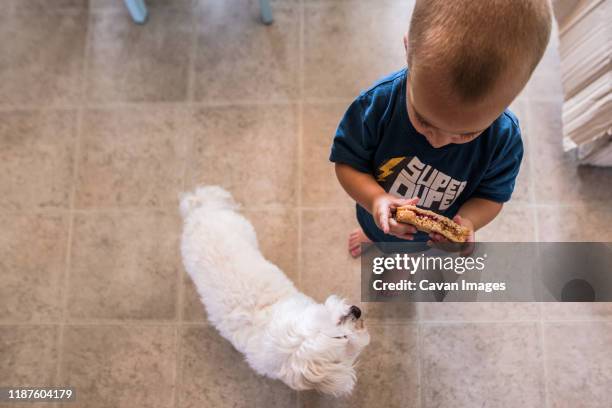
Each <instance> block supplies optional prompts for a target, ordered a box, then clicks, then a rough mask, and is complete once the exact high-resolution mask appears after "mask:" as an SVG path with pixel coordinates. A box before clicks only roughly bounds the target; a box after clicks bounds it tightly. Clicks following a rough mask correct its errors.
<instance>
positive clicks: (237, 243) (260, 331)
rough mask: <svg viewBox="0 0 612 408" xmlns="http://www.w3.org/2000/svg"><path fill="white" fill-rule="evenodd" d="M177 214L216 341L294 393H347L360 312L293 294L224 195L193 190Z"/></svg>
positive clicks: (362, 337)
mask: <svg viewBox="0 0 612 408" xmlns="http://www.w3.org/2000/svg"><path fill="white" fill-rule="evenodd" d="M180 206H181V214H182V215H183V219H184V226H183V236H182V242H181V252H182V256H183V263H184V265H185V269H186V270H187V272H188V273H189V275H190V276H191V278H192V279H193V282H194V283H195V286H196V288H197V290H198V293H199V294H200V297H201V300H202V302H203V303H204V305H205V306H206V310H207V312H208V319H209V320H210V322H211V323H213V324H214V325H215V327H216V328H217V330H219V332H220V333H221V335H222V336H223V337H225V338H226V339H227V340H229V341H230V342H231V343H232V344H233V345H234V347H235V348H236V349H237V350H238V351H240V352H242V353H243V354H244V355H245V357H246V360H247V362H248V363H249V365H250V366H251V367H252V368H253V369H254V370H255V371H257V372H258V373H260V374H263V375H266V376H268V377H270V378H274V379H279V380H281V381H283V382H284V383H285V384H287V385H288V386H290V387H291V388H293V389H296V390H307V389H317V390H319V391H321V392H325V393H330V394H333V395H342V394H348V393H350V392H351V390H352V389H353V385H354V384H355V370H354V365H355V361H356V359H357V356H358V355H359V353H360V352H361V351H362V350H363V348H364V347H365V346H366V345H367V344H368V343H369V341H370V336H369V334H368V332H367V330H366V329H365V327H364V324H363V320H362V319H360V315H361V311H360V310H359V308H358V307H356V306H350V305H348V304H346V303H345V302H344V301H343V300H342V299H340V298H338V297H336V296H330V297H329V298H328V299H327V300H326V301H325V304H318V303H316V302H315V301H314V300H312V299H311V298H309V297H308V296H306V295H304V294H302V293H300V292H298V291H297V289H296V288H295V286H294V285H293V283H292V282H291V281H290V280H289V279H288V278H287V276H285V274H284V273H283V272H282V271H281V270H280V269H279V268H278V267H277V266H276V265H274V264H272V263H270V262H269V261H267V260H266V259H265V258H264V257H263V255H262V254H261V252H260V251H259V248H258V246H257V237H256V235H255V231H254V229H253V226H252V225H251V223H249V221H247V220H246V218H244V217H243V216H242V215H240V214H239V213H237V212H236V209H237V207H238V206H237V205H236V203H235V202H234V201H233V200H232V197H231V195H230V194H229V193H228V192H227V191H225V190H223V189H222V188H220V187H201V188H198V189H197V190H196V191H195V192H194V193H188V194H184V195H183V196H182V197H181V204H180Z"/></svg>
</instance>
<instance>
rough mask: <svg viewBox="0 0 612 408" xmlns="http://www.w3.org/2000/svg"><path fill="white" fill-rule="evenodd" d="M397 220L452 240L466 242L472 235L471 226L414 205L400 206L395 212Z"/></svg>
mask: <svg viewBox="0 0 612 408" xmlns="http://www.w3.org/2000/svg"><path fill="white" fill-rule="evenodd" d="M395 220H396V221H397V222H402V223H404V224H411V225H414V226H415V227H416V228H417V229H418V230H419V231H424V232H427V233H431V232H435V233H437V234H440V235H442V236H444V237H445V238H446V239H448V240H449V241H452V242H466V241H467V239H468V237H469V235H470V230H469V228H467V227H464V226H462V225H459V224H457V223H456V222H455V221H453V220H451V219H450V218H447V217H444V216H443V215H440V214H437V213H435V212H433V211H430V210H425V209H422V208H418V207H416V206H414V205H405V206H403V207H398V208H397V210H396V212H395Z"/></svg>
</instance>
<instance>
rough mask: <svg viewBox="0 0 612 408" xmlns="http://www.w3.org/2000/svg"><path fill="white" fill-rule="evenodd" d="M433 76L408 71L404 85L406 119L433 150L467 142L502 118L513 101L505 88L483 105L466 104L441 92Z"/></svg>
mask: <svg viewBox="0 0 612 408" xmlns="http://www.w3.org/2000/svg"><path fill="white" fill-rule="evenodd" d="M440 83H441V81H440V78H439V77H437V76H436V75H427V74H426V75H419V72H418V71H417V70H411V71H410V73H409V75H408V82H407V86H406V92H407V95H406V100H407V105H408V106H407V109H408V116H409V118H410V121H411V122H412V125H413V126H414V128H415V129H416V130H417V131H418V132H419V133H421V134H422V135H423V136H425V138H426V139H427V141H428V142H429V144H431V145H432V146H433V147H434V148H440V147H443V146H446V145H448V144H451V143H454V144H461V143H468V142H471V141H472V140H474V139H476V138H477V137H478V136H480V134H482V132H483V131H484V130H485V129H487V128H488V127H489V126H490V125H491V123H493V121H495V119H497V118H498V117H499V115H501V113H502V112H503V111H504V109H505V108H506V106H507V105H509V104H510V103H511V102H512V99H513V98H514V93H513V92H508V90H507V89H504V90H498V91H496V92H492V93H491V94H490V95H488V96H487V98H486V99H485V100H484V101H483V102H476V103H473V104H465V103H461V102H459V101H458V99H457V98H454V97H453V96H451V95H449V92H448V91H447V90H445V89H441V86H440Z"/></svg>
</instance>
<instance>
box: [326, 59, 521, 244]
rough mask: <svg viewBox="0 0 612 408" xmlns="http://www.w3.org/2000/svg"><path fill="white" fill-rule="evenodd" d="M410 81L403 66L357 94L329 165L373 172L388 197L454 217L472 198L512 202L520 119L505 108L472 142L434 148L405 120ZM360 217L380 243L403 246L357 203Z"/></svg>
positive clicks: (518, 161) (422, 238)
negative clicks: (414, 201) (415, 200)
mask: <svg viewBox="0 0 612 408" xmlns="http://www.w3.org/2000/svg"><path fill="white" fill-rule="evenodd" d="M406 76H407V70H406V69H403V70H401V71H398V72H396V73H393V74H391V75H389V76H387V77H385V78H383V79H381V80H379V81H378V82H377V83H376V84H374V86H373V87H372V88H370V89H368V90H367V91H365V92H363V93H362V94H361V95H359V97H358V98H357V99H356V100H355V101H354V102H353V103H352V104H351V106H350V107H349V108H348V110H347V111H346V113H345V114H344V117H343V118H342V121H341V122H340V124H339V126H338V129H337V130H336V135H335V137H334V141H333V145H332V149H331V156H330V160H331V161H332V162H336V163H344V164H348V165H350V166H351V167H353V168H355V169H356V170H358V171H361V172H363V173H369V174H372V175H373V176H374V178H375V179H376V181H377V182H378V183H379V184H380V185H381V186H382V187H383V188H384V189H385V191H387V192H389V193H390V194H393V195H395V196H398V197H405V198H412V197H420V201H419V203H418V204H417V205H419V206H420V207H423V208H427V209H430V210H433V211H435V212H437V213H440V214H443V215H445V216H447V217H450V218H452V217H454V216H455V214H456V213H457V211H458V210H459V208H460V207H461V206H462V205H463V203H465V202H466V201H467V200H468V199H469V198H471V197H481V198H486V199H488V200H491V201H495V202H500V203H501V202H505V201H508V200H509V199H510V196H511V195H512V191H513V190H514V182H515V179H516V176H517V174H518V171H519V167H520V164H521V159H522V157H523V143H522V140H521V131H520V128H519V124H518V120H517V118H516V116H514V114H513V113H512V112H510V111H509V110H506V111H505V112H503V113H502V114H501V115H500V116H499V117H498V118H497V119H496V120H495V121H494V122H493V123H492V124H491V126H489V128H487V129H486V130H485V131H484V132H483V133H482V134H481V135H480V136H478V137H477V138H476V139H474V140H472V141H470V142H469V143H464V144H449V145H446V146H443V147H440V148H437V149H436V148H433V147H432V146H431V145H430V144H429V142H428V141H427V139H426V138H425V137H424V136H423V135H421V134H420V133H418V132H417V131H416V129H415V128H414V127H413V126H412V123H411V122H410V119H409V117H408V112H407V105H406ZM357 219H358V221H359V224H360V225H361V227H362V228H363V231H364V232H365V234H366V235H367V236H368V237H369V238H370V239H371V240H373V241H375V242H398V241H403V240H400V239H399V238H396V237H394V236H392V235H387V234H385V233H383V232H382V230H380V229H379V228H378V227H377V226H376V224H375V222H374V219H373V218H372V216H371V215H370V213H368V212H367V211H366V210H365V209H364V208H362V207H361V206H360V205H357ZM427 239H428V236H427V234H424V233H418V234H417V235H416V236H415V241H426V240H427ZM403 242H405V241H403Z"/></svg>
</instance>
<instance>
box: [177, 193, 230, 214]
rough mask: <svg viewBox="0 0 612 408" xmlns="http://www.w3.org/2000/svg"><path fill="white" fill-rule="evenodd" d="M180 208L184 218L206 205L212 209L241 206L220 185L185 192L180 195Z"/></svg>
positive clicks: (227, 208) (228, 208)
mask: <svg viewBox="0 0 612 408" xmlns="http://www.w3.org/2000/svg"><path fill="white" fill-rule="evenodd" d="M180 200H181V204H180V210H181V215H182V216H183V218H186V217H187V216H188V215H189V214H190V213H191V212H192V211H193V210H195V209H197V208H201V207H205V208H208V209H211V210H216V209H226V210H232V209H237V208H238V207H239V206H238V204H237V203H236V202H235V201H234V199H233V198H232V195H231V194H230V193H229V192H228V191H227V190H224V189H223V188H221V187H219V186H202V187H198V188H196V190H195V191H193V192H190V193H183V194H181V197H180Z"/></svg>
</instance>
